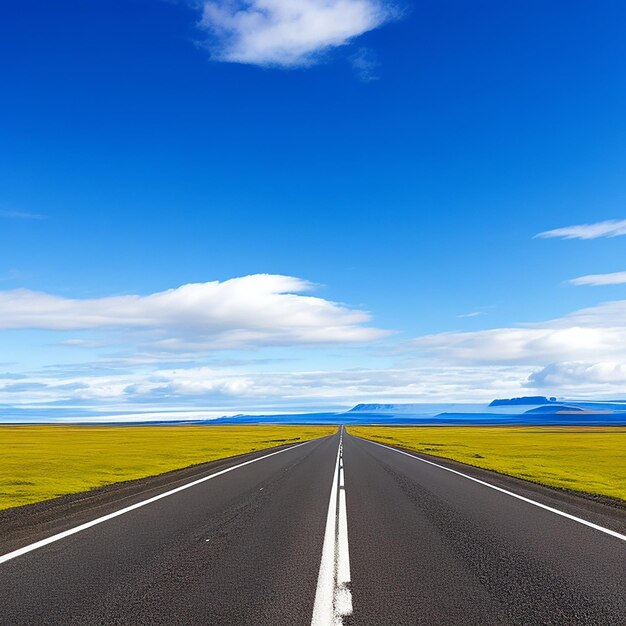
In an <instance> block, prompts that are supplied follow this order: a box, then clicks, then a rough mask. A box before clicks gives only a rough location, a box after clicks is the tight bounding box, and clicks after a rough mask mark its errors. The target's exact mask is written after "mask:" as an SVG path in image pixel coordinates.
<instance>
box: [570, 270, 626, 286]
mask: <svg viewBox="0 0 626 626" xmlns="http://www.w3.org/2000/svg"><path fill="white" fill-rule="evenodd" d="M568 282H569V283H570V284H571V285H577V286H579V285H591V286H593V287H598V286H603V285H623V284H624V283H626V272H613V273H611V274H589V275H587V276H580V277H579V278H572V279H571V280H569V281H568Z"/></svg>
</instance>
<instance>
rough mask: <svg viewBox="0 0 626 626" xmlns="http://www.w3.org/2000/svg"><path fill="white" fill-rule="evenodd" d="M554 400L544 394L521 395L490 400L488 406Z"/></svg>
mask: <svg viewBox="0 0 626 626" xmlns="http://www.w3.org/2000/svg"><path fill="white" fill-rule="evenodd" d="M551 402H556V398H546V396H522V397H521V398H499V399H497V400H494V401H493V402H491V404H490V405H489V406H518V405H521V406H525V405H529V404H550V403H551Z"/></svg>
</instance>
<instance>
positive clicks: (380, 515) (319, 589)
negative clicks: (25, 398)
mask: <svg viewBox="0 0 626 626" xmlns="http://www.w3.org/2000/svg"><path fill="white" fill-rule="evenodd" d="M340 448H341V453H340ZM268 454H270V451H264V452H261V453H256V454H253V455H250V456H248V457H245V458H237V459H232V460H230V461H225V462H224V461H222V462H220V463H218V464H215V465H214V466H213V465H208V466H206V467H204V468H201V469H199V470H197V473H196V474H194V475H193V476H188V477H187V478H186V479H185V480H184V481H182V483H181V479H180V477H179V478H178V479H177V482H176V483H173V484H171V485H167V484H164V485H161V486H159V487H158V488H155V487H152V488H151V490H150V491H149V492H148V491H146V492H145V493H143V494H142V493H141V492H139V493H134V494H132V497H125V499H124V501H123V503H122V502H116V501H115V499H113V500H111V501H109V502H108V503H106V504H105V505H102V506H101V507H100V508H99V509H98V513H97V516H96V514H95V513H93V512H92V513H91V517H90V515H89V514H88V513H85V512H83V513H82V515H81V513H80V512H72V514H68V515H66V516H63V517H62V518H60V519H57V520H53V522H54V523H52V522H51V521H50V520H47V521H46V524H45V528H44V529H42V527H41V525H40V526H36V525H33V528H32V529H29V528H26V529H25V528H21V529H20V532H19V533H17V531H12V532H11V533H5V536H2V537H1V538H0V555H2V554H4V555H5V556H4V558H3V557H2V556H0V624H2V625H5V624H6V625H10V626H19V625H28V626H36V625H39V624H50V625H55V626H57V625H59V626H66V625H68V626H69V625H73V624H89V625H91V624H98V625H99V624H103V625H109V624H120V625H121V624H123V625H128V626H139V625H143V624H156V625H159V624H167V625H176V624H198V625H205V624H206V625H208V624H250V625H255V626H262V625H265V624H267V625H271V626H279V625H283V624H285V625H298V624H306V625H309V624H316V625H320V624H321V625H324V624H326V625H328V626H330V625H331V624H333V623H334V624H341V623H343V624H346V625H352V624H376V625H378V624H381V625H387V624H388V625H401V624H407V625H409V624H411V625H414V624H428V625H434V626H443V625H454V624H471V625H476V626H489V625H492V624H494V625H495V624H520V625H524V626H530V625H534V624H537V625H539V624H563V625H568V626H569V625H574V624H590V625H595V624H597V625H598V626H610V625H612V624H619V625H621V626H623V625H624V624H626V541H624V540H623V539H622V538H621V537H620V536H614V535H611V534H609V533H607V532H605V530H609V531H613V532H616V533H621V534H622V535H623V534H624V527H625V526H626V514H625V513H624V509H618V508H612V507H609V506H605V505H602V504H600V503H594V502H592V501H589V500H586V499H583V498H579V497H575V496H571V495H568V494H563V493H559V492H556V491H554V490H551V489H548V488H542V487H537V486H533V485H531V484H528V483H524V482H523V481H518V480H515V479H510V478H506V477H501V476H496V475H494V474H491V473H489V472H485V471H482V470H476V469H472V468H468V467H466V466H462V465H459V464H455V463H453V462H447V461H441V460H436V459H432V457H431V458H428V457H423V456H419V455H407V454H405V453H402V452H399V451H397V450H394V449H390V448H386V447H381V446H379V445H376V444H374V443H371V442H367V441H364V440H362V439H357V438H354V437H351V436H347V435H343V438H342V444H341V445H340V436H339V435H336V436H333V437H326V438H324V439H321V440H316V441H313V442H310V443H306V444H304V445H299V446H296V447H292V448H287V449H284V450H282V451H280V452H278V453H272V454H271V456H267V455H268ZM419 458H421V459H425V460H426V461H429V460H430V461H431V462H432V461H433V460H434V461H435V462H436V463H437V465H432V464H429V463H427V462H424V460H418V459H419ZM250 461H252V462H250ZM242 463H247V464H245V465H241V464H242ZM231 468H232V469H231ZM445 468H448V469H445ZM450 469H451V470H455V471H456V472H462V473H463V474H465V475H460V474H458V473H455V472H453V471H449V470H450ZM224 470H227V471H224ZM216 472H222V473H220V474H219V475H216V476H214V477H213V478H210V476H211V475H212V474H215V473H216ZM472 478H475V479H478V480H482V481H485V482H487V483H488V484H489V485H492V486H495V487H499V488H500V489H504V490H507V491H510V492H511V493H513V494H517V495H519V496H522V497H524V498H528V499H529V500H531V501H532V502H528V501H526V500H522V499H519V498H516V497H514V496H513V495H511V493H505V492H503V491H499V490H497V489H493V488H491V487H489V486H487V485H484V484H482V483H480V482H477V481H476V480H472ZM191 482H195V484H193V485H192V486H190V487H188V488H186V485H189V484H190V483H191ZM181 486H182V487H185V488H183V489H180V487H181ZM174 488H177V489H180V490H178V491H176V492H175V493H170V494H169V495H166V496H164V497H160V498H159V499H155V495H156V497H157V498H158V496H159V494H164V493H168V492H169V491H171V490H172V489H174ZM148 497H149V498H153V499H154V500H153V501H151V502H149V503H147V504H142V503H144V502H145V500H146V498H148ZM537 504H540V505H544V506H549V507H553V508H554V509H556V510H557V511H559V512H562V513H565V514H567V515H570V516H572V517H573V518H575V519H572V518H570V517H565V516H563V515H560V514H557V513H555V512H553V511H550V510H547V509H545V508H541V507H540V506H537ZM133 505H134V506H136V507H137V508H132V507H133ZM128 507H131V510H127V511H126V512H124V513H123V514H119V515H117V516H114V517H110V518H108V519H104V520H102V521H100V522H99V523H96V524H94V525H92V526H89V527H86V528H84V529H82V530H80V531H79V532H75V533H74V534H67V535H66V536H62V537H61V538H59V539H58V540H55V541H52V542H50V543H48V544H47V545H43V546H41V547H38V548H33V542H35V541H38V540H41V539H44V538H45V537H49V536H50V535H51V534H52V535H54V534H56V533H60V532H64V531H71V530H72V529H75V528H76V527H77V526H78V525H80V524H85V522H87V523H88V522H89V520H90V519H91V520H93V519H94V518H96V517H97V519H98V520H100V519H101V518H102V516H106V515H111V514H114V513H115V512H116V511H120V509H125V508H128ZM25 519H26V518H25ZM580 520H582V521H586V522H589V523H591V524H595V525H597V526H598V527H599V528H596V527H592V526H589V525H585V524H584V523H581V521H580ZM25 524H26V525H28V524H27V523H26V522H25ZM0 529H1V527H0ZM46 529H47V531H48V532H47V533H46ZM602 529H605V530H602ZM11 535H15V536H11ZM16 537H18V539H19V541H18V540H16ZM16 542H17V543H16ZM18 544H19V545H18ZM18 548H24V550H22V551H21V552H19V553H15V552H14V551H15V550H16V549H18ZM31 548H33V549H31ZM3 561H4V562H3Z"/></svg>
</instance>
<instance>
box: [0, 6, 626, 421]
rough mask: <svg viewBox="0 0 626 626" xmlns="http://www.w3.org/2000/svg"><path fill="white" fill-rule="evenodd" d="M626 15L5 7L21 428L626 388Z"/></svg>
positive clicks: (0, 49) (10, 388)
mask: <svg viewBox="0 0 626 626" xmlns="http://www.w3.org/2000/svg"><path fill="white" fill-rule="evenodd" d="M625 19H626V6H625V5H624V3H623V2H619V1H617V0H607V2H604V3H602V7H597V6H591V5H589V3H587V2H582V1H581V2H578V1H574V2H571V1H570V2H565V1H563V2H559V1H557V2H551V3H547V4H546V3H545V2H539V1H535V0H530V1H528V2H514V3H502V2H497V1H495V0H484V1H481V2H472V3H468V2H465V1H461V0H458V1H457V0H449V1H447V2H440V1H434V0H432V1H424V2H412V3H408V2H404V3H403V2H394V3H393V4H392V3H387V2H384V1H383V0H381V1H377V0H341V1H340V0H336V1H335V0H333V1H331V2H321V1H318V0H290V1H289V2H287V1H286V0H264V1H261V0H252V1H250V2H234V3H225V2H208V1H207V2H200V1H197V2H185V1H182V0H180V1H177V2H175V1H171V2H167V1H162V0H124V1H123V2H122V1H112V2H107V3H91V2H88V3H86V2H83V1H82V0H81V1H77V0H76V1H73V0H66V1H65V2H63V3H62V6H60V5H58V4H56V5H54V6H53V5H52V4H51V3H48V4H46V3H44V4H42V5H39V6H38V7H37V9H36V11H34V10H33V9H32V7H29V6H27V5H25V3H23V2H5V3H3V4H2V7H0V29H1V33H0V59H2V63H1V65H0V72H1V74H0V76H1V79H2V80H1V84H2V86H3V88H2V91H3V97H2V98H0V119H1V120H2V125H1V131H0V132H1V135H0V136H1V143H0V419H2V416H3V415H5V416H6V415H12V414H14V413H15V411H18V410H21V409H26V408H29V410H30V409H32V411H33V414H37V415H42V416H44V415H53V414H54V415H57V411H60V412H61V413H62V412H63V411H66V412H68V414H69V412H70V411H75V410H76V411H79V412H80V410H82V409H83V408H85V409H88V408H97V409H99V410H102V411H105V412H106V411H111V412H113V411H121V412H125V413H129V412H130V413H132V412H135V411H140V412H141V411H146V412H154V411H156V412H158V411H165V410H177V411H183V412H184V411H201V412H206V414H214V413H215V414H223V413H236V412H242V411H273V410H286V409H288V410H307V409H320V408H322V409H323V408H333V409H334V408H342V407H347V406H350V405H352V404H355V403H357V402H376V401H380V402H401V401H404V402H420V401H426V402H433V401H441V402H456V401H468V402H474V401H483V400H489V399H491V398H492V397H496V396H498V397H500V396H510V395H524V394H535V393H545V394H548V395H557V396H566V397H576V398H580V397H592V398H613V399H617V398H618V397H619V398H624V397H626V392H625V391H624V390H625V389H626V151H625V150H624V146H625V145H626V118H625V116H624V114H623V112H624V111H625V110H626V80H625V78H626V76H625V73H626V72H625V71H624V68H625V67H626V39H625V38H624V36H623V24H624V21H625ZM61 413H59V414H61Z"/></svg>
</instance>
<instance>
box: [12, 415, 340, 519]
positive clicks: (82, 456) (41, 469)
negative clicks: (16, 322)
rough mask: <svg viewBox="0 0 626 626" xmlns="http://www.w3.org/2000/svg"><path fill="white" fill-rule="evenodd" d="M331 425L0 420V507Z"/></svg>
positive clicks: (268, 444) (301, 437)
mask: <svg viewBox="0 0 626 626" xmlns="http://www.w3.org/2000/svg"><path fill="white" fill-rule="evenodd" d="M336 430H337V428H336V427H334V426H210V425H208V426H187V425H176V426H57V425H45V426H40V425H37V426H34V425H16V426H0V445H1V447H2V457H1V461H0V510H2V509H7V508H9V507H14V506H20V505H24V504H32V503H34V502H40V501H42V500H47V499H50V498H54V497H57V496H62V495H66V494H72V493H78V492H82V491H87V490H90V489H94V488H96V487H102V486H104V485H110V484H112V483H116V482H120V481H125V480H133V479H136V478H144V477H146V476H152V475H155V474H161V473H164V472H168V471H170V470H175V469H180V468H183V467H188V466H191V465H196V464H199V463H207V462H209V461H215V460H218V459H223V458H226V457H231V456H235V455H238V454H245V453H247V452H253V451H256V450H264V449H266V448H272V447H275V446H280V445H284V444H293V443H298V442H299V441H305V440H308V439H314V438H317V437H323V436H326V435H331V434H332V433H334V432H336Z"/></svg>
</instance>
